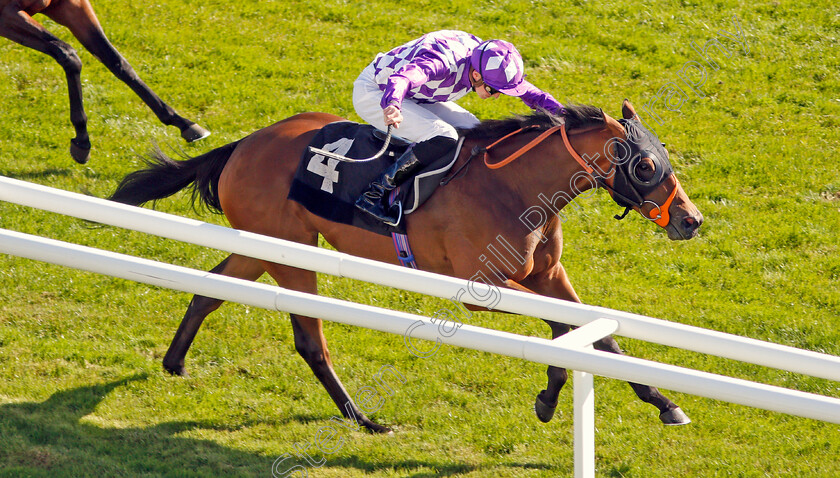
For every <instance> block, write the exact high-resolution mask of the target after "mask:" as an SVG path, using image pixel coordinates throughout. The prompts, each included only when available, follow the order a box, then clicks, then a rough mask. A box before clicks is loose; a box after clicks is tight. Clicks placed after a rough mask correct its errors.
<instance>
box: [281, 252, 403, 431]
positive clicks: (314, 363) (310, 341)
mask: <svg viewBox="0 0 840 478" xmlns="http://www.w3.org/2000/svg"><path fill="white" fill-rule="evenodd" d="M266 270H267V271H268V273H269V274H271V276H272V277H273V278H274V280H276V281H277V284H278V285H280V286H281V287H288V288H294V289H295V290H299V291H301V292H308V293H312V294H314V293H316V292H317V283H316V275H315V273H314V272H311V271H305V270H301V269H295V268H293V267H288V266H281V265H279V264H271V263H269V264H267V265H266ZM291 319H292V330H293V331H294V334H295V350H297V352H298V353H299V354H300V356H301V357H303V360H305V361H306V364H307V365H309V368H310V369H312V372H313V373H314V374H315V377H317V378H318V380H320V381H321V384H322V385H323V386H324V388H325V389H326V390H327V393H329V395H330V398H332V400H333V402H335V404H336V406H337V407H338V409H339V410H340V411H341V414H342V415H343V416H344V417H345V418H348V419H351V420H355V421H356V423H358V424H359V425H362V426H364V427H365V428H367V429H368V430H370V431H372V432H377V433H387V432H389V431H390V429H389V428H387V427H384V426H382V425H379V424H377V423H374V422H373V421H372V420H371V419H369V418H368V417H367V416H365V414H364V413H363V412H362V411H361V410H360V409H359V407H357V406H356V403H355V402H354V401H353V399H352V398H351V397H350V394H349V393H347V390H346V389H345V388H344V385H342V383H341V380H339V378H338V376H337V375H336V373H335V369H333V365H332V360H331V359H330V351H329V349H328V348H327V339H326V337H324V330H323V325H322V321H321V319H318V318H314V317H305V316H302V315H297V314H291Z"/></svg>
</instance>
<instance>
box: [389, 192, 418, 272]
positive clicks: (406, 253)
mask: <svg viewBox="0 0 840 478" xmlns="http://www.w3.org/2000/svg"><path fill="white" fill-rule="evenodd" d="M399 192H400V188H396V189H394V190H392V191H391V194H389V195H388V202H389V204H393V203H394V199H396V197H397V195H398V194H399ZM391 238H392V239H393V240H394V249H395V250H396V251H397V259H399V260H400V264H402V265H403V267H410V268H412V269H417V268H418V267H417V261H415V260H414V253H413V252H411V246H410V245H409V244H408V236H406V235H405V234H400V233H398V232H392V233H391Z"/></svg>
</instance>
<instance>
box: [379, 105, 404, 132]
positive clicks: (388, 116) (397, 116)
mask: <svg viewBox="0 0 840 478" xmlns="http://www.w3.org/2000/svg"><path fill="white" fill-rule="evenodd" d="M382 113H383V114H384V115H385V126H388V125H389V124H392V125H394V128H399V127H400V123H402V120H403V116H402V112H401V111H400V109H399V108H397V107H396V106H394V105H388V107H387V108H385V109H384V110H382Z"/></svg>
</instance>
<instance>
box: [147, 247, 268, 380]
mask: <svg viewBox="0 0 840 478" xmlns="http://www.w3.org/2000/svg"><path fill="white" fill-rule="evenodd" d="M210 272H212V273H214V274H222V275H226V276H228V277H236V278H239V279H246V280H252V281H253V280H257V279H259V278H260V276H261V275H263V273H264V272H265V269H264V267H263V265H262V263H261V262H260V261H258V260H256V259H251V258H250V257H244V256H240V255H237V254H231V255H230V256H228V257H227V258H226V259H225V260H223V261H222V262H221V263H219V265H217V266H216V267H214V268H213V269H212V270H211V271H210ZM223 302H224V301H223V300H221V299H214V298H212V297H204V296H200V295H195V296H193V298H192V300H191V301H190V305H189V307H187V311H186V312H185V313H184V318H183V319H182V320H181V325H180V326H179V327H178V331H177V332H175V337H174V338H173V339H172V343H171V344H170V345H169V350H167V351H166V355H165V356H164V357H163V368H164V369H166V370H167V371H168V372H169V373H171V374H173V375H187V373H186V370H185V368H184V358H185V357H186V355H187V351H189V349H190V345H192V342H193V340H194V339H195V336H196V334H197V333H198V329H199V327H201V323H202V322H204V318H205V317H207V316H208V315H209V314H210V313H211V312H213V311H214V310H216V309H218V308H219V306H221V305H222V303H223Z"/></svg>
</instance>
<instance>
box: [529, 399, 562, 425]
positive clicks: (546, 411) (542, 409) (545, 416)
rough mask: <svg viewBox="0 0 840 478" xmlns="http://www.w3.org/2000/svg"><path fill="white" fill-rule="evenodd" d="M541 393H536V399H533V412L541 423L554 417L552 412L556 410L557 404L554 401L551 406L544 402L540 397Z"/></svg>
mask: <svg viewBox="0 0 840 478" xmlns="http://www.w3.org/2000/svg"><path fill="white" fill-rule="evenodd" d="M541 396H542V393H540V394H539V395H537V399H536V400H535V401H534V412H535V413H536V414H537V418H539V419H540V421H541V422H543V423H548V422H550V421H551V419H552V418H554V412H555V411H556V410H557V404H556V403H555V404H554V405H553V406H552V405H549V404H547V403H545V402H544V401H543V400H542V398H541Z"/></svg>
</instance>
